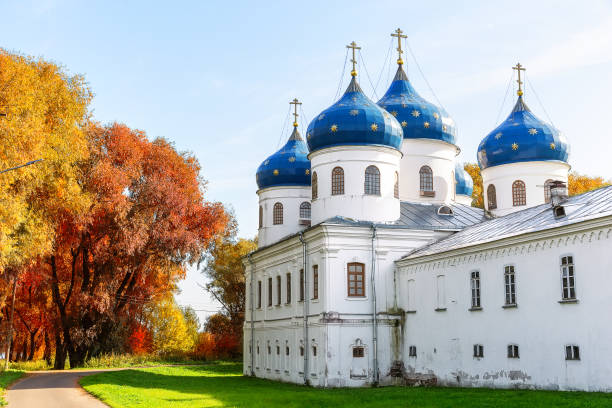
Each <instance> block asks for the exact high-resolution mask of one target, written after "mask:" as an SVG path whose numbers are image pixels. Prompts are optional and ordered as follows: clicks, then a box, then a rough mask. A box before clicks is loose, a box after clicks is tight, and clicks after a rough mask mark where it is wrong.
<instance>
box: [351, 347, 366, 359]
mask: <svg viewBox="0 0 612 408" xmlns="http://www.w3.org/2000/svg"><path fill="white" fill-rule="evenodd" d="M364 354H365V353H364V350H363V347H353V358H362V357H363V356H364Z"/></svg>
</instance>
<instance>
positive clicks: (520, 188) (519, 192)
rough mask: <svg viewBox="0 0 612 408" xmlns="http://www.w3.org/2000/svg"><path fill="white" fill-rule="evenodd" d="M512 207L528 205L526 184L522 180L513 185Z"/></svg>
mask: <svg viewBox="0 0 612 408" xmlns="http://www.w3.org/2000/svg"><path fill="white" fill-rule="evenodd" d="M512 205H513V206H515V207H517V206H519V205H527V193H526V192H525V183H524V182H522V181H521V180H516V181H515V182H514V183H512Z"/></svg>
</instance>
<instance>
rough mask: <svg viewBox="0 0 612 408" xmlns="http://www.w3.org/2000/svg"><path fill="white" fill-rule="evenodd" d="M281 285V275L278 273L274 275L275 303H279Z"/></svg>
mask: <svg viewBox="0 0 612 408" xmlns="http://www.w3.org/2000/svg"><path fill="white" fill-rule="evenodd" d="M281 286H282V282H281V277H280V275H278V276H277V277H276V305H280V304H281Z"/></svg>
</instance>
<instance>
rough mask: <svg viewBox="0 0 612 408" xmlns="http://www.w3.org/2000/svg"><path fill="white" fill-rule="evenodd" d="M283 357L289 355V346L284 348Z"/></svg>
mask: <svg viewBox="0 0 612 408" xmlns="http://www.w3.org/2000/svg"><path fill="white" fill-rule="evenodd" d="M285 355H286V356H288V355H289V346H285Z"/></svg>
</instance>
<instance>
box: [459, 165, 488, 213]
mask: <svg viewBox="0 0 612 408" xmlns="http://www.w3.org/2000/svg"><path fill="white" fill-rule="evenodd" d="M463 168H464V169H465V171H467V173H468V174H469V175H470V176H471V177H472V181H473V182H474V190H473V191H472V207H477V208H484V198H483V194H482V191H483V190H482V175H481V174H480V167H479V166H478V164H476V163H465V164H464V165H463Z"/></svg>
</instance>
